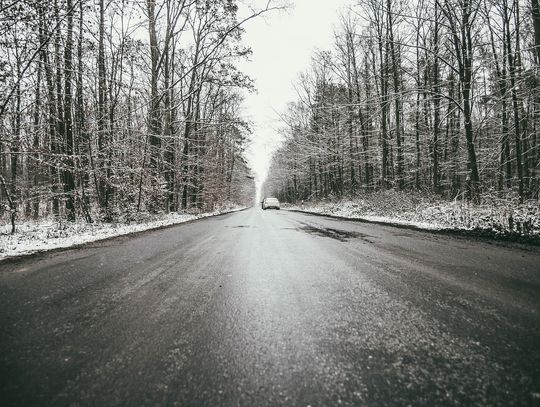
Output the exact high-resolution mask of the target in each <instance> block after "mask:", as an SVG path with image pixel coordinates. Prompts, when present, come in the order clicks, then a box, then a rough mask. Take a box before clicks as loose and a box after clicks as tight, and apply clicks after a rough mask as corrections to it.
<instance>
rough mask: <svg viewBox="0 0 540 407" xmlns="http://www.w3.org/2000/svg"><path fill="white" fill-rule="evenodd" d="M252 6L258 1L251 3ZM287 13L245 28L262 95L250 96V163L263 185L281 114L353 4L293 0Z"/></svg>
mask: <svg viewBox="0 0 540 407" xmlns="http://www.w3.org/2000/svg"><path fill="white" fill-rule="evenodd" d="M247 3H258V2H257V1H251V2H249V1H247ZM290 3H292V7H291V8H290V9H289V10H287V11H275V12H272V13H271V14H270V15H268V16H267V17H264V18H257V19H254V20H250V21H248V22H247V23H246V25H245V26H244V28H245V30H246V32H245V34H244V37H243V38H244V40H243V43H244V44H245V45H248V46H250V47H251V48H252V50H253V55H252V57H251V58H250V61H249V62H242V63H241V65H240V68H241V70H242V71H243V72H245V73H246V74H248V75H249V76H251V77H252V78H253V79H254V80H255V85H256V87H257V90H258V92H257V93H256V94H250V95H247V96H246V100H245V103H244V106H245V111H244V116H245V117H246V119H248V120H251V121H252V122H253V123H254V135H253V144H252V146H251V148H250V150H249V151H248V157H247V158H248V160H249V163H250V165H251V168H252V169H253V171H254V173H255V174H256V179H257V183H258V186H260V184H261V183H262V182H263V181H264V179H265V177H266V173H267V170H268V165H269V161H270V158H271V154H272V151H273V149H275V147H276V146H277V145H278V144H279V139H280V136H279V134H278V128H279V127H280V123H279V117H278V114H279V113H281V112H284V111H285V109H286V106H287V103H288V102H291V101H294V100H295V99H296V93H295V90H294V86H293V85H294V83H295V82H297V80H298V77H299V75H300V73H301V72H303V71H306V70H307V69H308V67H309V65H310V62H311V57H312V55H313V52H314V51H315V50H316V49H328V48H330V47H331V45H332V43H333V34H334V28H335V27H336V26H337V24H338V19H339V13H340V11H342V10H343V9H344V8H345V6H346V5H348V4H350V0H291V1H290Z"/></svg>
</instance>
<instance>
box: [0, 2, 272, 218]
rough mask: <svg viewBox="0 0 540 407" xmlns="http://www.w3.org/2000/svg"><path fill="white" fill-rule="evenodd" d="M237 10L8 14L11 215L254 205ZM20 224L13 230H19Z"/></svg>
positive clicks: (4, 170) (4, 99)
mask: <svg viewBox="0 0 540 407" xmlns="http://www.w3.org/2000/svg"><path fill="white" fill-rule="evenodd" d="M271 9H272V4H271V2H268V4H267V7H266V8H261V9H249V10H248V13H247V14H246V13H244V14H246V15H244V16H241V17H240V16H239V6H238V4H237V2H236V1H234V0H227V1H219V0H204V1H203V0H159V1H158V0H144V1H143V0H141V1H133V0H118V1H105V0H97V1H90V0H51V1H44V0H14V1H9V0H6V1H2V2H0V211H1V212H3V213H2V214H0V215H3V217H7V218H9V217H10V218H11V221H12V222H13V224H15V221H16V220H23V219H40V218H45V217H54V218H56V219H63V220H65V221H74V220H77V221H78V220H81V221H87V222H93V221H107V222H110V221H115V220H119V219H120V220H127V221H129V220H130V219H136V218H137V217H138V216H141V214H145V213H146V214H152V213H169V212H175V211H195V212H197V211H199V212H200V211H211V210H213V209H214V208H215V207H216V206H219V205H222V204H225V203H236V204H241V205H249V204H251V201H252V199H253V196H254V195H255V184H254V180H253V175H252V174H251V171H250V169H249V168H248V165H247V163H246V159H245V157H244V150H245V149H246V146H247V143H248V140H249V136H250V133H251V126H250V123H248V122H247V121H246V120H244V119H243V117H242V115H241V112H240V108H241V105H242V102H243V95H244V93H243V92H246V91H250V90H252V89H253V86H254V85H253V83H252V80H251V79H250V78H249V77H247V76H246V75H244V74H243V73H242V72H240V71H239V69H238V68H237V62H238V61H240V60H241V59H243V58H247V57H249V55H250V52H251V51H250V49H249V48H248V47H246V46H244V45H243V44H242V34H243V32H244V29H243V25H244V23H245V22H246V21H248V20H250V19H253V18H256V17H258V16H260V15H262V14H264V13H266V12H268V11H270V10H271ZM13 226H14V225H13Z"/></svg>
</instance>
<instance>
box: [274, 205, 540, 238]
mask: <svg viewBox="0 0 540 407" xmlns="http://www.w3.org/2000/svg"><path fill="white" fill-rule="evenodd" d="M283 209H284V210H286V211H289V212H298V213H303V214H306V215H311V216H322V217H325V218H331V219H339V220H345V221H351V222H360V223H369V224H375V225H381V226H391V227H395V228H399V229H408V230H415V231H418V232H425V233H432V234H437V235H443V236H454V237H461V238H475V239H479V240H483V241H487V242H497V243H517V244H520V245H525V246H528V247H531V246H533V247H540V236H538V237H536V236H522V235H518V234H499V233H494V232H491V231H489V230H485V229H458V228H455V229H452V228H442V229H429V228H423V227H421V226H417V225H413V224H407V223H397V222H395V223H394V222H385V221H380V220H373V219H366V218H361V217H359V218H348V217H345V216H339V215H330V214H326V213H317V212H309V211H303V210H300V209H287V208H283Z"/></svg>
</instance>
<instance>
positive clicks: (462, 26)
mask: <svg viewBox="0 0 540 407" xmlns="http://www.w3.org/2000/svg"><path fill="white" fill-rule="evenodd" d="M529 1H530V0H528V1H527V2H526V1H519V0H420V1H399V2H398V1H395V0H361V1H359V2H354V4H353V5H352V6H351V8H350V9H349V10H348V12H346V13H345V14H344V15H343V17H342V22H341V26H340V28H339V30H338V31H337V32H336V34H335V45H334V47H333V49H332V50H329V51H320V52H317V53H316V55H315V56H314V57H313V63H312V66H311V67H310V69H309V71H308V72H307V73H306V74H305V75H303V76H302V78H301V80H300V83H299V95H298V100H297V101H295V102H294V103H293V104H291V107H290V109H289V111H288V113H287V114H285V118H284V122H285V123H284V134H285V140H284V143H283V145H282V146H281V148H280V149H279V150H278V151H277V153H276V154H275V156H274V159H273V163H272V166H271V169H270V175H269V178H268V180H267V182H266V186H265V189H266V194H267V195H270V194H272V195H278V196H279V197H280V198H281V199H282V200H285V201H290V202H295V201H298V200H300V199H316V198H319V199H320V198H326V197H330V196H332V197H337V198H341V197H354V196H356V195H358V194H360V193H365V192H368V191H373V190H377V189H385V188H395V189H399V190H423V191H430V192H433V193H436V194H440V195H441V196H445V197H447V198H455V197H458V196H463V197H466V198H468V199H471V200H473V201H480V200H481V197H482V196H483V194H485V193H490V194H499V195H501V196H517V197H518V198H519V199H520V200H521V201H523V200H526V199H536V200H537V199H538V197H539V193H540V139H539V136H538V135H539V130H540V70H539V63H540V11H539V7H538V1H537V0H532V1H530V2H529Z"/></svg>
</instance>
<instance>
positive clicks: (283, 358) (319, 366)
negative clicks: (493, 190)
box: [0, 208, 540, 406]
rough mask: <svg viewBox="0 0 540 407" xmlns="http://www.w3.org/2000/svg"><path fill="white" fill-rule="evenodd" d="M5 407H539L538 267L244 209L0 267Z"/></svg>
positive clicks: (466, 245)
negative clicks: (362, 406) (467, 406)
mask: <svg viewBox="0 0 540 407" xmlns="http://www.w3.org/2000/svg"><path fill="white" fill-rule="evenodd" d="M0 326H1V336H0V352H1V354H0V375H1V382H0V400H1V404H2V405H3V406H9V405H21V406H22V405H24V406H26V405H54V406H62V405H83V406H86V405H100V406H101V405H108V406H112V405H129V406H135V405H149V406H152V405H180V406H219V405H224V406H236V405H242V406H266V405H268V406H270V405H272V406H274V405H294V406H308V405H311V406H323V405H324V406H334V405H374V406H379V405H381V406H382V405H391V406H394V405H409V404H410V405H415V406H419V405H426V406H427V405H429V406H431V405H501V406H510V405H540V251H539V250H538V247H532V246H530V247H527V246H516V245H504V244H499V243H487V242H480V241H475V240H471V239H467V238H457V237H448V236H443V235H436V234H430V233H424V232H418V231H412V230H407V229H399V228H394V227H386V226H379V225H371V224H364V223H357V222H348V221H341V220H335V219H329V218H324V217H319V216H312V215H307V214H301V213H293V212H286V211H283V210H282V211H262V210H260V209H255V208H254V209H250V210H247V211H243V212H238V213H234V214H229V215H225V216H219V217H215V218H209V219H205V220H200V221H196V222H192V223H188V224H183V225H179V226H175V227H172V228H168V229H163V230H157V231H151V232H148V233H144V234H141V235H137V236H132V237H122V238H117V239H114V240H109V241H104V242H101V243H94V244H91V245H89V246H87V247H85V248H83V249H75V250H67V251H62V252H56V253H50V254H44V255H39V256H37V257H33V258H28V259H25V260H20V261H16V262H4V263H0Z"/></svg>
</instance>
